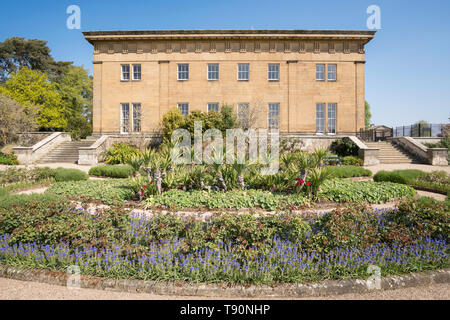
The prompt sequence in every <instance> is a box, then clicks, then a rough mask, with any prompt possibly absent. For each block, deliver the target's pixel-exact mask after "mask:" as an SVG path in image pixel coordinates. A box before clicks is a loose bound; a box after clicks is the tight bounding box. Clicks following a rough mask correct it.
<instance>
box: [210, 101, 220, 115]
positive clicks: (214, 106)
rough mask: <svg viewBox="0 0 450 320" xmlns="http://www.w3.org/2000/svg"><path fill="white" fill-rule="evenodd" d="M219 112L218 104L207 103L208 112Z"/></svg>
mask: <svg viewBox="0 0 450 320" xmlns="http://www.w3.org/2000/svg"><path fill="white" fill-rule="evenodd" d="M211 111H214V112H217V113H218V112H219V104H218V103H208V112H211Z"/></svg>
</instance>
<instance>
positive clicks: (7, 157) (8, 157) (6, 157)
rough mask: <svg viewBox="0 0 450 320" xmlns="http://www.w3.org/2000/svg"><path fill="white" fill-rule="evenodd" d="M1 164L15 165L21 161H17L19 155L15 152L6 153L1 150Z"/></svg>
mask: <svg viewBox="0 0 450 320" xmlns="http://www.w3.org/2000/svg"><path fill="white" fill-rule="evenodd" d="M0 164H3V165H7V166H15V165H18V164H19V161H17V156H16V155H15V154H14V153H11V154H4V153H2V152H0Z"/></svg>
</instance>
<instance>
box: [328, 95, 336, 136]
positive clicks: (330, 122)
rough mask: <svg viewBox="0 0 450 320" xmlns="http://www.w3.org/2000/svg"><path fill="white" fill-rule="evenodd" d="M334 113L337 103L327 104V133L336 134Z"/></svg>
mask: <svg viewBox="0 0 450 320" xmlns="http://www.w3.org/2000/svg"><path fill="white" fill-rule="evenodd" d="M336 114H337V104H336V103H329V104H328V133H331V134H336Z"/></svg>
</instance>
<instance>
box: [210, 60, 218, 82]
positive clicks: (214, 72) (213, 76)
mask: <svg viewBox="0 0 450 320" xmlns="http://www.w3.org/2000/svg"><path fill="white" fill-rule="evenodd" d="M208 80H219V64H218V63H214V64H208Z"/></svg>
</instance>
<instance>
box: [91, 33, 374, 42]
mask: <svg viewBox="0 0 450 320" xmlns="http://www.w3.org/2000/svg"><path fill="white" fill-rule="evenodd" d="M375 33H376V31H371V30H143V31H86V32H83V35H84V37H85V38H86V40H88V41H89V42H90V43H93V42H94V41H108V40H109V41H111V40H115V41H119V40H120V41H123V40H206V39H207V40H212V39H217V40H226V39H229V40H251V39H253V40H264V39H273V40H275V39H279V40H296V39H317V40H339V39H341V40H351V39H353V40H363V41H364V42H365V43H367V42H369V41H370V40H371V39H372V38H373V37H374V35H375Z"/></svg>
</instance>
